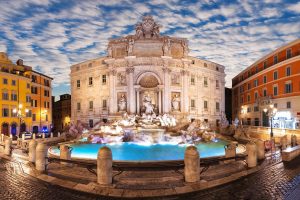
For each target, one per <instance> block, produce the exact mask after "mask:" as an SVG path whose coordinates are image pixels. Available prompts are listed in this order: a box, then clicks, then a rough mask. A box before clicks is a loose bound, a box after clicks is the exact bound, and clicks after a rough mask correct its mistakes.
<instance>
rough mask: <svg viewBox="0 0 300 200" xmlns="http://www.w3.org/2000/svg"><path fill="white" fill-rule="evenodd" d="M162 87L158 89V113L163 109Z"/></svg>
mask: <svg viewBox="0 0 300 200" xmlns="http://www.w3.org/2000/svg"><path fill="white" fill-rule="evenodd" d="M161 103H162V102H161V89H159V91H158V113H159V114H161V113H162V110H161Z"/></svg>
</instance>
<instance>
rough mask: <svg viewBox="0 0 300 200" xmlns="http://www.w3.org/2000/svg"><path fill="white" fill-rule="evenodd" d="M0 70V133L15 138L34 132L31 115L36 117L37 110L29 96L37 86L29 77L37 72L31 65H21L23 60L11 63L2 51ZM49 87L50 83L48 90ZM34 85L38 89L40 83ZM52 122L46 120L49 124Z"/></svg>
mask: <svg viewBox="0 0 300 200" xmlns="http://www.w3.org/2000/svg"><path fill="white" fill-rule="evenodd" d="M0 68H1V70H0V81H1V84H0V91H1V100H0V116H1V117H0V132H1V133H3V134H5V135H10V134H12V135H18V134H19V133H20V132H24V131H33V130H34V126H35V121H34V119H36V118H34V116H39V113H40V112H38V110H39V109H40V107H39V105H38V104H37V103H36V102H35V101H34V99H35V97H34V94H33V93H32V87H33V85H36V84H35V83H33V78H32V77H34V74H37V72H34V71H33V70H32V68H31V67H30V66H26V65H23V61H22V60H18V61H17V63H16V64H13V63H12V61H11V60H9V58H8V57H7V55H6V54H5V53H3V52H1V53H0ZM42 76H44V75H42ZM50 80H52V79H51V78H50ZM50 84H51V82H50V83H49V88H50V90H51V85H50ZM37 85H38V87H41V86H40V84H37ZM50 107H51V105H50ZM51 123H52V121H51V119H49V125H50V124H51ZM39 131H41V129H40V130H39Z"/></svg>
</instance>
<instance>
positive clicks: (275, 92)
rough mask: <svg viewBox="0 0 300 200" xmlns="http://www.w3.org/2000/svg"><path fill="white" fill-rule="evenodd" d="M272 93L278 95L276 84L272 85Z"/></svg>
mask: <svg viewBox="0 0 300 200" xmlns="http://www.w3.org/2000/svg"><path fill="white" fill-rule="evenodd" d="M273 95H274V96H277V95H278V87H277V86H274V87H273Z"/></svg>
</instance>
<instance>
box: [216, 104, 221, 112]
mask: <svg viewBox="0 0 300 200" xmlns="http://www.w3.org/2000/svg"><path fill="white" fill-rule="evenodd" d="M216 111H217V112H220V103H219V102H216Z"/></svg>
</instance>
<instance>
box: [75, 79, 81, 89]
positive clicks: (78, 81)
mask: <svg viewBox="0 0 300 200" xmlns="http://www.w3.org/2000/svg"><path fill="white" fill-rule="evenodd" d="M76 86H77V88H80V80H77V81H76Z"/></svg>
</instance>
